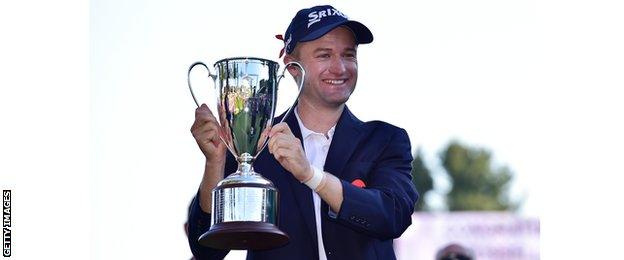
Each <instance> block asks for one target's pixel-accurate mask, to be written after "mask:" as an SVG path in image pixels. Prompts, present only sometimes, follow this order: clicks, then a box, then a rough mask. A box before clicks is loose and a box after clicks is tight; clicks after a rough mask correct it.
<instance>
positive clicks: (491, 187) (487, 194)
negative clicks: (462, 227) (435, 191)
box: [440, 141, 517, 211]
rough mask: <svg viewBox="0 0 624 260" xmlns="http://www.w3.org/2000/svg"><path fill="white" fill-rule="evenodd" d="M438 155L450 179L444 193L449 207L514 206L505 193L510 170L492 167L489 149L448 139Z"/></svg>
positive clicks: (464, 208)
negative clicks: (450, 184)
mask: <svg viewBox="0 0 624 260" xmlns="http://www.w3.org/2000/svg"><path fill="white" fill-rule="evenodd" d="M440 158H441V160H442V165H443V166H444V169H445V170H446V172H447V174H448V176H449V177H450V179H451V183H452V188H451V190H450V192H449V193H448V194H447V197H446V203H447V205H448V208H449V210H450V211H463V210H476V211H479V210H515V209H516V207H517V206H516V205H514V203H513V202H511V201H510V200H509V197H508V186H509V182H510V180H511V177H512V173H511V171H510V170H509V169H508V168H507V167H500V168H496V169H494V167H493V166H492V161H491V158H492V156H491V153H490V152H489V151H487V150H485V149H482V148H473V147H469V146H466V145H463V144H461V143H459V142H458V141H452V142H450V143H449V145H448V146H447V147H446V149H445V150H444V151H443V152H442V153H441V154H440Z"/></svg>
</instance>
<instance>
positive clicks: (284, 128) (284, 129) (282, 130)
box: [269, 122, 292, 137]
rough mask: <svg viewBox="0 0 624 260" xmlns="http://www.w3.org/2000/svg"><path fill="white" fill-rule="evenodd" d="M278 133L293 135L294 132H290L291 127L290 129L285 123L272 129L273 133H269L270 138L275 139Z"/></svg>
mask: <svg viewBox="0 0 624 260" xmlns="http://www.w3.org/2000/svg"><path fill="white" fill-rule="evenodd" d="M277 133H284V134H287V135H292V132H291V131H290V127H288V124H286V123H284V122H281V123H279V124H277V125H274V126H273V127H271V132H269V137H273V136H274V135H275V134H277Z"/></svg>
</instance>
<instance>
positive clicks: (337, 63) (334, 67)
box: [329, 57, 347, 74]
mask: <svg viewBox="0 0 624 260" xmlns="http://www.w3.org/2000/svg"><path fill="white" fill-rule="evenodd" d="M346 70H347V69H346V66H345V61H344V60H343V59H342V57H334V58H333V59H332V61H331V64H330V66H329V72H330V73H332V74H343V73H345V71H346Z"/></svg>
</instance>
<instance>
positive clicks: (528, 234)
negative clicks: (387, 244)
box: [394, 212, 540, 260]
mask: <svg viewBox="0 0 624 260" xmlns="http://www.w3.org/2000/svg"><path fill="white" fill-rule="evenodd" d="M539 237H540V223H539V219H537V218H526V217H520V216H517V215H514V214H512V213H507V212H460V213H437V214H432V213H415V214H414V215H412V225H411V226H410V227H409V228H408V229H407V230H406V231H405V233H403V235H402V236H401V237H400V238H399V239H397V240H395V241H394V246H395V251H396V254H397V258H398V259H402V260H407V259H435V255H436V252H437V251H438V250H439V249H441V248H443V247H445V246H446V245H448V244H451V243H456V244H460V245H462V246H464V247H467V248H470V249H471V250H472V251H473V252H474V255H475V256H476V259H479V260H488V259H492V260H494V259H496V260H511V259H513V260H519V259H530V260H533V259H539V258H540V247H539Z"/></svg>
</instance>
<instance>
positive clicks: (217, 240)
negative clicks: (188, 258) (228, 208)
mask: <svg viewBox="0 0 624 260" xmlns="http://www.w3.org/2000/svg"><path fill="white" fill-rule="evenodd" d="M288 240H289V238H288V235H286V233H284V232H282V231H281V230H279V229H278V228H277V227H276V226H275V225H273V224H272V223H267V222H255V221H230V222H221V223H218V224H215V225H213V226H212V227H210V230H208V232H206V233H204V234H203V235H201V236H200V237H199V244H200V245H202V246H207V247H212V248H216V249H234V250H263V249H271V248H276V247H280V246H283V245H285V244H286V243H288Z"/></svg>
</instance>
